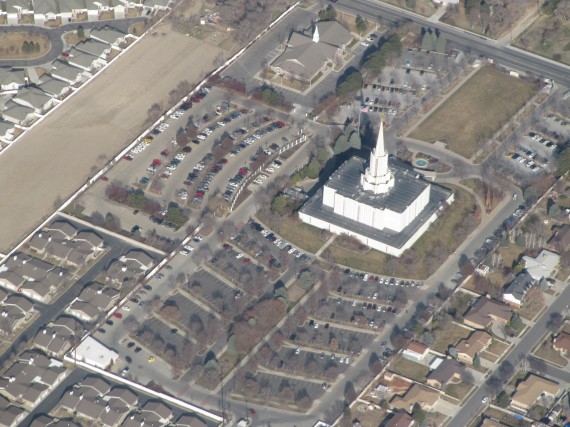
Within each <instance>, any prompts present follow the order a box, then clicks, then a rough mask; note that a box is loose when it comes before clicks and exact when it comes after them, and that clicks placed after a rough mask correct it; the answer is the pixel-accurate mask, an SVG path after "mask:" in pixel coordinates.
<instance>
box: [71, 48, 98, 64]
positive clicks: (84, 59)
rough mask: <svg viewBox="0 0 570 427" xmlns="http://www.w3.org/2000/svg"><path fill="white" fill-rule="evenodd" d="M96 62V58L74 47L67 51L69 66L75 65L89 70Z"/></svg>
mask: <svg viewBox="0 0 570 427" xmlns="http://www.w3.org/2000/svg"><path fill="white" fill-rule="evenodd" d="M96 60H97V57H96V56H93V55H90V54H88V53H85V52H82V51H80V50H79V49H76V48H75V47H72V48H71V49H69V58H68V59H67V61H68V62H69V63H70V64H71V65H74V64H76V65H78V66H80V67H85V68H91V67H92V66H93V63H94V62H95V61H96Z"/></svg>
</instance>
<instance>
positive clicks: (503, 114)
mask: <svg viewBox="0 0 570 427" xmlns="http://www.w3.org/2000/svg"><path fill="white" fill-rule="evenodd" d="M535 93H536V89H535V87H534V85H533V84H532V83H530V82H527V81H524V80H520V79H517V78H515V77H510V76H508V75H506V74H502V73H500V72H498V71H496V70H495V69H492V68H482V69H481V70H479V72H477V73H475V74H474V75H473V76H472V77H471V78H470V79H469V81H467V82H466V83H465V84H464V85H463V86H461V88H459V89H458V90H457V92H455V93H454V94H453V95H451V96H450V97H449V98H448V99H447V100H446V101H445V102H444V103H443V104H442V105H441V106H440V107H439V108H437V109H436V110H435V111H432V112H431V113H430V116H429V117H428V118H427V119H426V120H425V121H424V122H423V123H421V124H420V125H419V126H418V127H417V128H416V129H415V130H414V131H413V132H412V133H411V135H410V137H411V138H416V139H421V140H422V141H428V142H432V141H438V140H439V141H443V142H445V143H446V144H447V146H448V148H449V149H450V150H451V151H454V152H456V153H457V154H460V155H462V156H464V157H466V158H468V159H469V158H471V157H472V156H473V155H474V154H475V153H476V152H477V150H478V149H479V148H480V147H481V146H482V143H484V142H485V141H487V140H488V139H489V138H490V137H491V136H492V135H493V134H494V133H495V132H497V130H499V129H500V128H501V126H503V125H504V124H505V123H507V122H508V121H509V119H510V118H511V116H512V115H513V114H515V113H516V112H517V111H518V110H520V109H521V108H522V107H523V106H524V104H525V103H526V102H527V101H528V100H529V99H530V98H531V97H532V96H533V95H534V94H535Z"/></svg>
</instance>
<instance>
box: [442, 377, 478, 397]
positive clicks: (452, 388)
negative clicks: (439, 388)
mask: <svg viewBox="0 0 570 427" xmlns="http://www.w3.org/2000/svg"><path fill="white" fill-rule="evenodd" d="M472 388H473V386H472V385H470V384H467V383H463V382H462V383H459V384H449V385H448V386H447V387H445V394H448V395H449V396H452V397H455V398H456V399H459V400H460V401H461V400H463V398H464V397H465V396H467V394H469V392H470V391H471V389H472Z"/></svg>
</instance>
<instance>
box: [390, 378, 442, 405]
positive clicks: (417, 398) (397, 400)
mask: <svg viewBox="0 0 570 427" xmlns="http://www.w3.org/2000/svg"><path fill="white" fill-rule="evenodd" d="M438 400H439V392H438V391H435V390H433V389H431V388H428V387H425V386H422V385H419V384H414V385H412V386H411V387H410V389H409V390H408V391H407V392H406V394H405V395H404V396H402V397H400V396H395V397H394V398H393V399H392V401H391V402H390V404H391V405H392V406H393V407H395V408H401V409H404V410H406V411H409V410H410V409H411V407H412V406H413V405H414V403H418V404H420V405H422V406H433V405H435V404H436V403H437V401H438Z"/></svg>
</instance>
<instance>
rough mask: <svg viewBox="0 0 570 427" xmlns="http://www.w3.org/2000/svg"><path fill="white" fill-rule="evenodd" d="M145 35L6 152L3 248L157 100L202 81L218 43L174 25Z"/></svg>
mask: <svg viewBox="0 0 570 427" xmlns="http://www.w3.org/2000/svg"><path fill="white" fill-rule="evenodd" d="M157 32H158V33H159V34H160V33H162V32H164V33H166V35H165V36H155V37H153V36H150V35H149V36H145V38H144V39H143V40H142V41H141V42H140V43H138V44H137V45H135V46H134V47H132V48H131V49H130V50H129V51H128V52H127V53H126V54H125V55H123V56H122V57H121V58H119V59H118V60H117V62H115V63H113V64H112V65H111V66H110V67H109V68H108V69H107V70H105V71H104V72H103V73H102V74H101V75H98V76H96V77H95V80H93V81H91V82H90V83H89V84H88V85H87V86H86V87H84V88H82V89H81V92H80V93H78V94H77V95H75V96H74V97H73V98H72V99H70V100H67V101H65V103H64V104H63V105H62V106H61V107H59V108H58V109H57V110H56V111H54V112H53V113H52V114H51V115H50V116H49V117H48V118H47V119H46V120H44V122H43V123H41V124H40V125H38V126H37V127H36V128H34V129H33V130H32V131H31V132H28V133H27V134H26V135H24V136H23V137H22V138H20V139H19V140H17V142H16V143H15V144H14V146H12V147H11V148H10V149H8V150H7V151H6V152H4V153H3V155H1V156H0V182H4V183H11V185H3V186H2V187H1V189H0V200H3V203H2V204H1V206H0V218H1V220H0V242H1V243H0V251H2V252H6V251H8V250H9V249H10V248H12V247H14V246H15V244H16V243H18V241H19V240H21V239H22V238H24V237H25V235H26V234H28V233H29V232H31V230H32V229H33V228H34V227H35V226H37V225H38V224H39V223H40V222H41V221H42V220H43V219H45V218H46V217H48V216H49V215H50V214H51V213H52V212H53V211H54V207H55V205H56V204H59V203H61V201H63V200H65V199H66V198H67V197H68V196H69V195H70V194H72V193H73V192H74V191H76V190H77V189H78V188H79V187H81V185H83V183H85V182H86V180H87V179H88V178H89V176H90V174H92V173H93V171H92V168H93V167H94V166H95V165H97V166H99V167H100V166H101V165H102V163H104V162H105V161H106V160H105V159H107V160H108V159H111V158H112V157H114V156H115V155H116V154H117V153H118V152H119V151H120V150H121V149H123V148H124V147H125V146H126V145H128V144H129V143H130V142H131V141H132V140H133V139H134V138H135V137H136V136H138V135H139V134H140V133H141V132H142V130H143V124H144V122H145V120H146V116H147V114H146V113H147V110H148V108H149V107H150V105H151V104H152V103H153V102H156V101H166V100H167V99H168V92H169V91H170V90H171V89H173V88H174V87H175V86H176V85H177V84H178V83H179V82H180V81H181V80H184V79H186V80H188V81H189V82H190V83H192V84H195V83H197V82H198V81H199V80H200V79H201V78H202V77H203V75H204V73H205V72H207V71H208V70H210V69H212V68H213V65H212V62H213V60H214V58H215V57H216V55H217V54H218V52H219V50H218V49H217V48H215V47H212V46H210V45H205V44H203V43H201V42H199V41H198V40H196V39H194V38H191V37H186V36H184V35H182V34H179V33H175V32H171V31H170V29H169V28H168V27H166V26H163V27H162V28H159V29H158V30H157Z"/></svg>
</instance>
